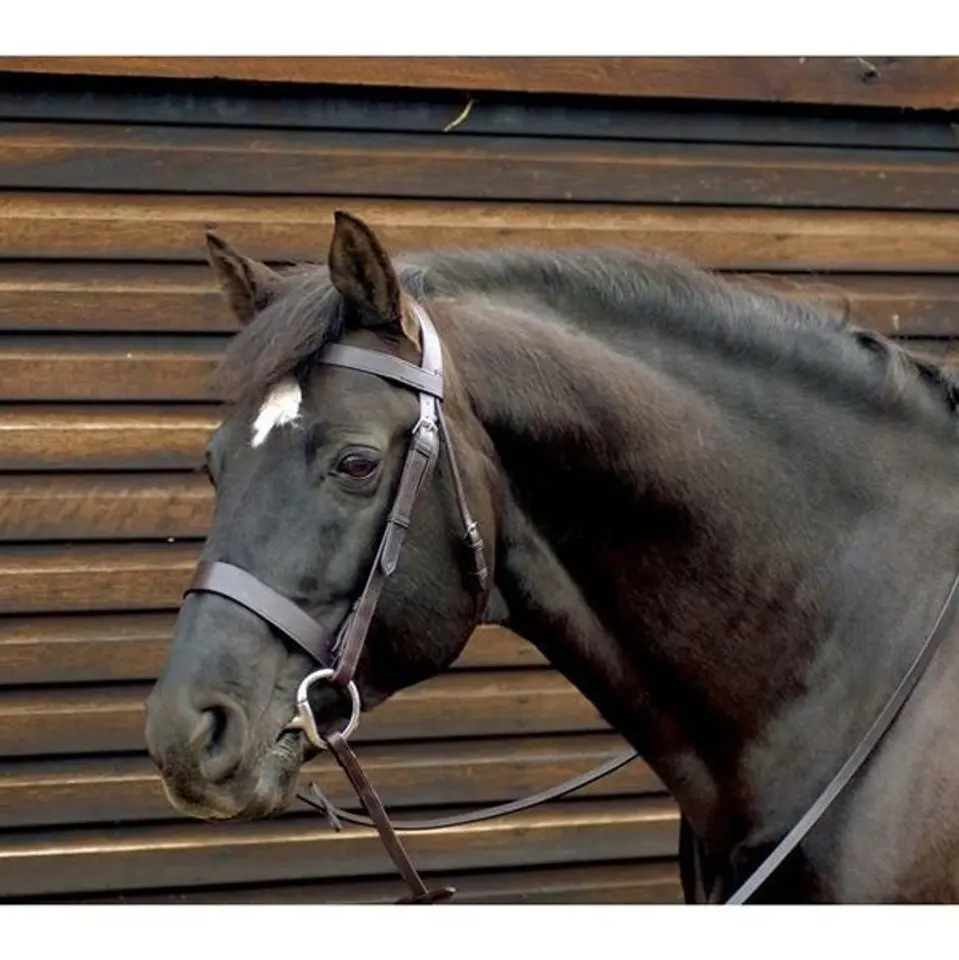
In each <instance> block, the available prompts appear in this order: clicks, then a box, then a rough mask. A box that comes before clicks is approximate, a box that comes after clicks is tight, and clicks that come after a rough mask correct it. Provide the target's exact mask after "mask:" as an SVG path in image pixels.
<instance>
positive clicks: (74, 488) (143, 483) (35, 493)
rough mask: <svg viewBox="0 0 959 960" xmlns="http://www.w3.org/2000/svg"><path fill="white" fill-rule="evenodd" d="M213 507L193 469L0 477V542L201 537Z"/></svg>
mask: <svg viewBox="0 0 959 960" xmlns="http://www.w3.org/2000/svg"><path fill="white" fill-rule="evenodd" d="M0 353H2V351H0ZM0 367H2V361H0ZM0 382H2V378H0ZM5 386H6V384H4V387H5ZM212 509H213V488H212V487H211V486H210V481H209V480H208V479H207V477H206V476H204V475H202V474H199V473H193V474H180V473H160V474H132V475H131V474H123V473H121V474H79V475H62V474H52V475H43V474H26V475H21V476H16V475H6V476H2V475H0V542H2V541H4V540H46V541H54V540H125V539H134V540H137V539H139V540H147V539H177V540H179V539H183V538H191V537H193V538H195V537H204V536H206V534H207V531H208V530H209V526H210V518H211V516H212Z"/></svg>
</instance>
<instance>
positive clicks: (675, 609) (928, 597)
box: [444, 307, 959, 845]
mask: <svg viewBox="0 0 959 960" xmlns="http://www.w3.org/2000/svg"><path fill="white" fill-rule="evenodd" d="M445 317H446V318H447V320H446V323H445V328H446V329H445V331H444V340H445V341H446V343H447V345H448V348H449V349H450V350H451V351H452V353H453V355H454V357H455V366H456V368H457V370H458V372H459V375H460V376H461V377H462V379H463V382H464V384H465V387H466V390H467V392H468V394H469V397H470V401H471V404H472V407H473V409H474V410H475V412H476V414H477V416H478V418H479V419H480V421H481V422H482V424H483V426H484V428H485V430H486V431H487V433H488V434H489V436H490V437H491V438H492V441H493V444H494V445H495V448H496V453H497V456H498V459H499V462H500V464H501V467H502V471H503V474H504V476H505V483H504V486H503V490H502V492H501V507H500V530H499V543H498V550H497V563H498V568H499V569H498V575H497V581H498V585H499V587H500V590H501V592H502V593H503V595H504V597H505V598H506V600H507V603H508V604H509V607H510V614H511V619H510V625H511V626H512V627H513V628H514V629H516V630H517V631H518V632H519V633H521V634H522V635H523V636H525V637H527V638H528V639H529V640H530V641H532V642H533V643H534V644H536V645H537V646H538V647H539V648H540V649H541V650H542V652H543V653H544V654H545V655H546V657H547V658H548V659H549V660H550V661H551V662H552V664H553V665H554V666H555V667H556V668H557V669H559V670H560V671H561V672H562V673H564V675H565V676H566V677H567V678H568V679H569V680H570V681H572V682H573V683H574V684H575V685H576V686H577V687H578V688H579V689H580V690H581V691H582V692H583V693H584V694H585V695H586V696H587V697H588V698H589V699H590V700H591V701H592V702H593V703H594V704H595V705H596V707H597V708H598V709H599V710H600V712H601V714H602V715H603V716H604V718H605V719H606V720H607V722H609V723H610V724H611V725H612V726H613V727H614V728H615V729H617V730H618V731H619V732H620V733H622V734H623V735H624V736H625V737H626V738H627V739H628V740H630V741H631V742H632V743H633V744H634V745H635V746H636V747H637V748H638V749H639V750H640V752H641V753H642V754H643V756H644V758H645V759H646V760H647V762H649V763H650V765H651V766H652V767H653V768H654V769H655V770H656V772H657V773H658V774H659V775H660V777H661V778H662V779H663V780H664V782H665V783H666V785H667V787H668V788H669V789H670V791H671V792H672V793H673V795H674V796H675V797H676V799H677V800H678V801H679V803H680V806H681V807H682V808H683V810H684V813H686V815H687V817H689V819H690V821H691V822H692V823H693V826H694V828H695V829H696V831H697V833H699V835H700V836H702V837H712V838H713V839H714V840H715V841H716V843H717V844H719V845H730V844H732V843H733V842H741V841H742V840H743V838H745V837H753V838H755V839H757V840H759V839H762V836H761V835H763V834H764V833H770V834H775V833H776V832H777V831H780V830H782V829H785V828H786V827H788V821H789V820H790V819H795V818H796V817H798V815H799V814H800V813H801V812H802V804H803V803H805V802H806V800H807V798H808V799H809V800H811V799H812V796H813V795H814V793H813V792H812V791H813V790H814V789H815V788H817V786H818V785H821V783H820V781H821V780H823V781H824V779H828V776H829V775H830V774H831V772H832V771H834V769H835V768H836V767H837V766H838V765H839V763H841V762H842V759H843V758H844V757H843V754H844V752H848V750H849V749H851V745H852V744H854V742H855V740H856V739H858V737H859V736H860V735H861V734H862V732H863V731H864V729H865V726H867V725H868V722H869V721H870V720H871V718H872V716H873V715H874V713H875V712H876V711H878V709H879V708H880V707H881V704H882V700H883V698H884V697H885V696H887V695H888V693H889V692H890V691H891V688H892V686H894V684H895V682H896V680H897V679H898V677H899V675H901V672H902V670H903V669H905V664H906V663H908V659H909V657H910V656H911V655H912V654H913V653H914V652H915V650H914V647H915V643H917V642H918V641H919V640H920V639H921V636H920V634H921V633H922V630H923V628H924V625H925V624H927V621H928V617H930V616H933V615H934V613H935V609H934V608H935V606H936V605H937V603H938V602H939V599H940V594H944V592H945V589H946V586H947V585H948V580H949V578H950V577H951V575H952V565H953V563H954V561H955V550H954V549H951V548H946V549H944V550H943V551H942V554H941V556H938V557H937V558H936V559H935V560H930V557H929V551H928V541H929V538H930V537H931V536H933V532H934V531H935V530H936V529H937V525H941V524H943V523H945V524H946V525H947V526H948V527H949V528H950V529H951V530H952V531H954V532H955V533H956V537H957V539H959V516H957V514H956V511H955V509H954V508H950V509H949V510H947V511H946V512H945V513H943V512H942V511H935V510H928V509H926V510H925V511H924V512H922V513H917V506H918V502H917V497H916V496H912V495H906V496H903V491H902V490H901V489H899V487H900V486H901V477H902V474H903V472H904V471H905V470H906V467H907V465H910V464H911V465H912V466H913V467H915V466H917V463H918V464H919V466H920V469H924V470H925V475H926V477H929V476H930V475H935V476H937V477H940V478H942V481H943V483H944V484H945V483H946V482H949V483H954V480H955V470H954V468H953V466H952V458H951V456H948V457H947V455H945V454H944V453H943V450H942V446H941V439H942V438H941V435H935V432H934V431H930V436H929V438H927V439H928V440H929V442H926V443H921V442H918V441H917V440H916V438H915V436H914V435H910V433H909V432H908V431H902V438H901V441H900V442H893V441H892V440H890V437H889V435H888V434H884V435H883V438H882V440H883V442H882V444H881V450H880V451H878V452H877V451H876V450H875V449H872V450H871V453H872V455H871V456H868V457H863V455H862V451H863V450H864V449H870V448H869V444H870V441H871V440H875V437H874V436H871V435H870V434H869V432H868V429H869V428H867V427H866V426H862V425H861V424H860V428H859V430H858V432H857V429H856V424H858V423H859V421H857V420H856V419H855V417H853V416H852V415H851V414H850V415H849V416H848V417H845V418H843V417H842V416H839V417H838V419H837V418H836V417H833V419H832V420H830V421H829V423H828V424H827V423H825V422H823V423H822V424H817V422H816V419H817V417H822V416H825V413H826V411H825V408H821V407H820V406H819V405H817V404H812V405H811V406H810V407H809V408H808V409H807V410H799V411H797V412H798V414H799V419H800V420H803V414H804V413H805V414H807V416H806V418H805V427H804V428H802V429H799V428H797V429H796V430H795V432H794V434H793V435H791V436H790V438H789V443H788V444H787V445H784V444H783V443H782V442H776V441H775V440H774V439H772V438H771V437H770V436H768V435H766V434H765V433H764V432H763V431H762V430H756V429H755V424H754V423H751V422H750V421H749V419H748V418H739V419H737V418H736V417H735V416H732V415H731V414H730V412H729V411H728V410H726V409H724V408H723V406H722V405H721V404H719V403H717V402H716V401H715V399H714V398H713V397H711V396H709V395H708V394H706V393H705V392H701V391H698V390H696V389H691V388H690V387H689V385H688V384H684V383H681V382H679V381H677V380H676V379H674V378H673V377H671V376H669V375H668V374H666V373H665V372H663V371H662V370H660V369H656V368H654V367H653V366H650V365H649V364H646V363H644V362H642V361H641V360H639V359H637V357H635V356H628V355H624V354H621V353H616V352H614V351H613V350H611V349H610V348H609V347H607V346H605V345H604V344H602V343H600V342H597V341H594V340H591V339H589V338H587V337H583V336H582V335H580V334H578V333H577V332H576V331H575V330H570V329H565V328H563V327H561V326H557V325H556V324H555V323H551V322H549V321H546V320H541V319H537V318H536V317H534V316H532V315H531V314H529V313H527V312H524V311H522V310H519V309H513V310H509V309H497V310H496V311H494V310H493V309H492V308H489V307H487V308H482V309H477V308H475V307H474V308H473V309H470V310H469V315H468V317H467V316H466V314H465V312H464V313H462V314H460V316H459V318H458V319H457V315H456V311H445ZM790 397H791V399H792V400H794V399H795V397H793V396H792V395H791V394H790ZM772 402H775V400H773V401H772ZM774 414H775V411H770V416H771V417H773V418H774ZM827 426H828V428H829V429H828V430H827V429H824V428H825V427H827ZM821 428H823V429H821ZM910 436H911V445H910V443H908V442H907V441H909V440H910ZM874 447H875V444H873V448H874ZM947 461H948V465H947ZM797 464H799V466H797ZM851 491H852V493H853V494H854V495H851ZM913 493H919V491H913ZM921 495H922V496H923V497H925V498H927V499H928V498H929V497H930V496H932V494H930V491H929V487H928V486H926V487H925V489H924V490H923V491H922V493H921ZM937 514H938V515H937ZM939 539H940V540H941V535H940V537H939ZM953 542H955V541H953ZM904 564H908V565H909V566H908V569H910V570H912V571H914V572H913V574H912V576H911V577H910V578H907V579H908V582H907V583H906V584H905V585H903V580H904V578H903V577H902V576H901V571H902V569H903V566H904ZM917 580H918V581H919V582H920V583H921V584H922V587H919V588H917V586H916V584H917ZM864 645H867V646H866V647H864ZM860 654H861V655H862V656H864V657H869V658H870V659H871V660H872V661H873V662H874V663H879V664H880V666H879V667H877V669H876V670H875V676H874V678H873V679H874V682H873V683H871V684H870V683H865V684H864V683H863V681H862V676H861V674H862V671H861V669H859V667H861V663H862V661H861V660H860V659H859V655H860ZM813 677H815V678H817V679H816V680H815V681H813V680H812V679H811V678H813ZM822 677H828V678H829V682H828V683H827V684H826V687H828V689H825V690H824V689H823V684H822V683H821V682H820V679H819V678H822ZM810 684H812V687H810ZM786 768H788V769H790V770H795V771H797V774H798V777H797V779H795V780H793V779H791V777H790V775H789V774H788V773H786V772H784V771H785V769H786Z"/></svg>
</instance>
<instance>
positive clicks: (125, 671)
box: [0, 613, 546, 687]
mask: <svg viewBox="0 0 959 960" xmlns="http://www.w3.org/2000/svg"><path fill="white" fill-rule="evenodd" d="M175 616H176V615H175V614H174V613H124V614H112V615H100V614H93V615H88V616H49V615H47V616H43V617H36V616H31V617H5V618H3V619H2V620H0V687H3V686H22V685H24V684H56V683H108V682H118V681H128V680H153V679H155V678H156V677H157V675H158V674H159V671H160V670H161V669H162V667H163V661H164V659H165V657H166V653H167V649H168V647H169V644H170V639H171V638H172V636H173V624H174V620H175ZM545 662H546V661H545V660H544V659H543V657H542V655H541V654H540V653H539V651H537V650H536V648H535V647H534V646H533V645H532V644H530V643H528V642H527V641H525V640H523V639H522V638H520V637H518V636H516V634H514V633H511V632H510V631H509V630H506V629H505V628H503V627H495V626H482V627H479V628H478V629H477V630H476V632H475V633H474V634H473V636H472V638H471V639H470V642H469V643H468V644H467V645H466V649H465V650H464V651H463V653H462V654H461V655H460V657H459V659H458V660H457V661H456V663H455V664H454V669H459V668H464V669H473V668H496V669H504V668H511V667H517V668H520V667H541V666H544V665H545Z"/></svg>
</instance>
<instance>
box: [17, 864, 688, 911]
mask: <svg viewBox="0 0 959 960" xmlns="http://www.w3.org/2000/svg"><path fill="white" fill-rule="evenodd" d="M426 879H427V882H428V883H430V885H433V886H443V887H448V886H452V887H455V888H456V901H455V902H456V903H458V904H482V903H485V904H566V903H580V904H586V903H593V904H641V903H642V904H666V903H671V904H681V903H683V893H682V887H681V886H680V883H679V871H678V869H677V866H676V864H675V863H673V862H671V861H668V862H662V861H636V862H627V863H604V864H602V865H600V866H595V865H589V866H572V867H564V866H558V867H549V868H540V869H536V868H526V869H519V870H510V871H500V870H496V871H488V872H484V873H473V874H469V873H447V874H439V875H434V874H427V875H426ZM396 898H397V887H396V881H395V880H394V881H392V882H391V881H388V880H354V881H353V882H349V881H344V882H339V883H338V882H336V881H333V882H328V883H295V882H294V883H277V884H270V885H269V886H253V885H244V886H239V885H235V886H229V887H220V888H214V889H212V890H211V889H208V888H203V887H200V888H194V889H187V890H184V889H173V890H163V891H147V892H141V891H134V892H127V891H124V892H123V893H113V894H99V895H97V894H92V895H81V896H79V897H75V896H73V895H70V901H69V902H70V903H124V904H186V903H206V904H236V903H268V904H319V903H328V904H384V905H385V904H391V903H394V902H395V900H396ZM36 902H39V903H44V902H54V901H52V898H47V899H39V900H38V901H36Z"/></svg>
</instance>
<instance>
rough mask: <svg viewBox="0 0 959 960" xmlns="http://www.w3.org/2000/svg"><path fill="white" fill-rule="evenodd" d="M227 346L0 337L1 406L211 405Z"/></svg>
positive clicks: (219, 342)
mask: <svg viewBox="0 0 959 960" xmlns="http://www.w3.org/2000/svg"><path fill="white" fill-rule="evenodd" d="M224 344H225V338H223V337H204V336H180V337H177V336H175V335H173V336H171V335H160V336H157V335H152V336H146V335H144V336H136V335H130V336H125V337H120V336H109V335H107V336H103V337H97V338H96V339H91V338H90V337H84V336H77V335H72V336H71V335H63V334H61V335H52V336H44V337H37V336H34V335H26V334H19V335H18V334H8V335H3V336H0V384H2V386H0V391H2V394H0V395H2V397H3V399H4V400H7V401H9V400H12V401H17V400H31V401H49V400H55V401H63V400H74V401H78V402H83V401H102V400H133V401H213V400H216V399H217V396H216V391H215V390H214V382H213V375H214V373H215V371H216V366H217V364H218V363H219V361H220V357H221V356H222V354H223V347H224Z"/></svg>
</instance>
